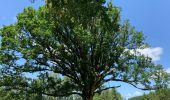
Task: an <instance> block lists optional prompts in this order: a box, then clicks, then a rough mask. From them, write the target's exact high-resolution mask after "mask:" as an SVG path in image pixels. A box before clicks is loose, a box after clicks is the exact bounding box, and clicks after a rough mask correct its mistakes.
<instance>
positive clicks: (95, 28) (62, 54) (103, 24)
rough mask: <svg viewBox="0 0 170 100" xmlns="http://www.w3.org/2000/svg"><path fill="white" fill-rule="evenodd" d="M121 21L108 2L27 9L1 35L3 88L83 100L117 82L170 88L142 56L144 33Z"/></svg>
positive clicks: (63, 0) (66, 1) (81, 0)
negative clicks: (109, 83)
mask: <svg viewBox="0 0 170 100" xmlns="http://www.w3.org/2000/svg"><path fill="white" fill-rule="evenodd" d="M120 19H121V18H120V9H119V8H118V7H116V6H113V5H112V3H108V5H106V1H105V0H46V3H45V5H44V6H42V7H40V8H39V9H37V10H35V9H33V8H31V7H28V8H25V9H24V11H23V12H22V13H19V14H18V16H17V22H16V23H14V24H11V25H8V26H4V27H3V28H2V29H1V31H0V34H1V37H2V39H1V50H0V64H1V73H2V74H3V75H2V76H1V78H0V79H1V80H0V85H1V86H5V87H8V88H10V89H18V90H22V91H27V92H28V93H38V94H42V95H48V96H54V97H57V96H69V95H72V94H78V95H80V96H82V98H83V100H92V99H93V96H94V95H95V93H100V92H102V91H103V90H107V89H110V88H116V87H119V86H104V85H105V83H108V82H112V81H114V82H125V83H128V84H130V85H132V86H134V87H136V88H139V89H142V90H150V89H157V88H161V87H166V86H167V82H168V80H169V75H168V74H167V73H166V72H165V71H164V70H163V68H162V66H161V65H156V64H154V63H153V62H152V60H151V58H149V57H148V56H145V55H142V54H141V53H140V52H138V50H140V49H144V48H146V47H148V44H147V43H146V42H145V38H144V35H143V33H142V32H139V31H136V30H135V28H134V27H132V26H130V24H129V22H128V21H121V20H120ZM30 73H33V74H32V75H31V76H34V78H31V76H30ZM51 73H57V74H59V75H60V76H59V77H55V76H51V75H50V74H51ZM63 78H66V79H63Z"/></svg>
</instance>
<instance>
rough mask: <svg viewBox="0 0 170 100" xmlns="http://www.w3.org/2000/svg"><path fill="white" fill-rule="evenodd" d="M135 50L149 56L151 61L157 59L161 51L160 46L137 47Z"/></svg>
mask: <svg viewBox="0 0 170 100" xmlns="http://www.w3.org/2000/svg"><path fill="white" fill-rule="evenodd" d="M137 51H138V52H140V53H141V54H143V55H145V56H148V57H151V58H152V60H153V61H159V60H160V56H161V54H162V53H163V49H162V48H161V47H156V48H145V49H138V50H137Z"/></svg>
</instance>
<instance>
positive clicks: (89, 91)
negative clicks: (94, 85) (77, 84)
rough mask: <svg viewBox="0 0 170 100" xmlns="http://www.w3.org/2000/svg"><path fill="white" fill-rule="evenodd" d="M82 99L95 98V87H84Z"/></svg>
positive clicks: (90, 99) (89, 99)
mask: <svg viewBox="0 0 170 100" xmlns="http://www.w3.org/2000/svg"><path fill="white" fill-rule="evenodd" d="M82 93H83V94H82V99H83V100H93V96H94V91H93V89H84V90H83V92H82Z"/></svg>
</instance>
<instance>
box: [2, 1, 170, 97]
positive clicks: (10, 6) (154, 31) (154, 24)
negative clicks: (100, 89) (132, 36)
mask: <svg viewBox="0 0 170 100" xmlns="http://www.w3.org/2000/svg"><path fill="white" fill-rule="evenodd" d="M42 4H43V2H42V0H37V1H36V2H35V3H31V2H30V1H29V0H0V27H2V26H3V25H9V24H11V23H14V22H15V21H16V15H17V13H19V12H22V10H23V8H24V7H28V6H34V7H35V8H38V6H40V5H42ZM113 4H115V5H117V6H120V7H121V9H122V13H121V15H122V19H124V20H125V19H129V20H130V23H131V25H132V26H135V28H136V30H138V31H142V32H143V33H144V34H145V36H146V37H147V38H146V41H147V42H148V43H149V44H150V45H151V48H149V49H147V50H144V51H142V53H144V54H148V55H150V56H151V57H152V58H153V59H155V60H154V61H155V63H159V64H162V65H163V66H164V67H165V69H167V70H168V71H170V61H169V59H170V45H169V43H170V31H169V29H170V6H169V5H170V0H114V3H113ZM118 91H119V92H120V93H121V94H122V95H123V96H124V97H131V96H135V95H140V94H141V93H142V91H140V90H138V89H135V88H133V87H132V86H129V85H127V84H122V87H121V88H119V89H118Z"/></svg>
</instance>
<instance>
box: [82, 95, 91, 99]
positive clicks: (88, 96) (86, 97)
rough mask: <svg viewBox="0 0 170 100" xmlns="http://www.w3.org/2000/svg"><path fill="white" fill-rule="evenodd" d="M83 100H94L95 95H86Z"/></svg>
mask: <svg viewBox="0 0 170 100" xmlns="http://www.w3.org/2000/svg"><path fill="white" fill-rule="evenodd" d="M82 98H83V100H93V95H86V96H83V97H82Z"/></svg>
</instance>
